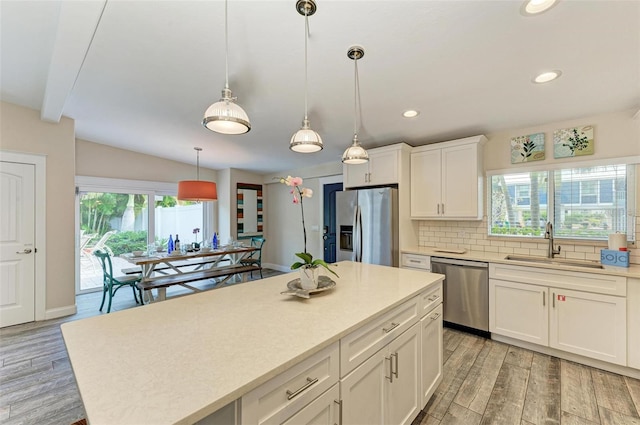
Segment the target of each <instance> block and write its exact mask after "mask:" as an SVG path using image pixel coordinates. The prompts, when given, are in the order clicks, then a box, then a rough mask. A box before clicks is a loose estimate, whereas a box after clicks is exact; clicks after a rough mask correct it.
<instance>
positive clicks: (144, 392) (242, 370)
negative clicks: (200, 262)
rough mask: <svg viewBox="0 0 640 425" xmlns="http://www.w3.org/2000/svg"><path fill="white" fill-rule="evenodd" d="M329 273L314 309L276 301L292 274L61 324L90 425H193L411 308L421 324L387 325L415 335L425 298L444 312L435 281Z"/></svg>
mask: <svg viewBox="0 0 640 425" xmlns="http://www.w3.org/2000/svg"><path fill="white" fill-rule="evenodd" d="M335 270H336V272H337V273H338V274H339V275H340V278H335V277H333V278H334V280H335V281H336V282H337V286H336V288H335V289H333V290H331V291H327V292H322V293H318V294H315V295H313V296H312V297H311V299H302V298H298V297H293V296H285V295H281V294H280V292H281V291H284V290H286V285H287V282H288V281H290V280H292V279H294V278H295V277H297V274H296V273H293V274H285V275H280V276H276V277H272V278H268V279H263V280H258V281H252V282H248V283H243V284H241V285H235V286H230V287H226V288H221V289H217V290H213V291H208V292H203V293H199V294H195V295H189V296H185V297H180V298H176V299H172V300H169V301H166V302H162V303H157V304H152V305H147V306H144V307H139V308H134V309H131V310H126V311H122V312H116V313H111V314H109V315H105V316H99V317H93V318H89V319H84V320H80V321H77V322H69V323H65V324H63V325H62V326H61V328H62V333H63V336H64V340H65V343H66V346H67V350H68V352H69V358H70V360H71V364H72V367H73V371H74V373H75V376H76V380H77V383H78V387H79V390H80V394H81V397H82V400H83V403H84V406H85V409H86V412H87V416H88V420H89V422H90V423H91V424H92V425H100V424H109V425H111V424H188V423H194V422H197V421H199V420H201V419H203V418H205V417H207V416H209V415H211V414H212V413H214V412H216V411H218V409H220V408H222V407H224V406H226V405H227V404H229V403H230V402H233V401H234V400H238V399H240V398H242V396H243V395H246V394H247V393H249V392H251V391H252V390H254V389H256V388H258V387H259V386H261V385H262V384H264V383H266V382H267V381H269V380H271V379H272V378H274V377H278V376H279V375H281V374H283V373H285V372H287V371H288V370H289V369H291V368H292V367H293V366H294V365H296V364H298V363H300V362H301V361H303V360H305V359H308V358H309V357H311V356H312V355H314V354H316V353H319V352H320V351H322V350H323V349H326V348H328V347H330V346H332V345H333V346H339V342H340V340H341V338H344V337H346V336H351V335H353V331H356V330H361V329H363V328H366V326H365V325H367V324H370V323H373V322H376V320H378V321H380V320H382V319H384V317H385V314H386V315H389V314H390V313H394V314H395V310H399V308H400V307H403V308H404V305H407V302H408V301H412V302H414V304H416V306H417V307H415V308H414V310H416V311H417V314H418V316H417V318H413V319H412V320H413V322H410V321H409V320H407V323H405V322H402V321H398V320H397V319H396V321H398V323H399V324H400V325H398V324H396V323H391V325H392V326H393V325H395V326H394V327H398V330H400V331H404V330H405V328H408V327H409V326H412V324H413V326H412V328H413V327H418V326H419V321H420V315H422V314H423V313H421V311H418V310H419V309H423V310H425V309H426V307H427V306H426V303H427V301H426V300H427V298H426V297H427V295H429V298H428V302H430V303H433V302H435V303H436V304H437V303H439V302H441V281H442V278H443V276H441V275H437V274H430V273H424V272H420V271H411V270H406V269H399V268H391V267H384V266H375V265H367V264H361V263H352V262H340V263H338V264H337V266H336V267H335ZM434 288H437V291H435V290H434ZM434 291H435V292H434ZM438 291H439V292H438ZM431 294H433V295H431ZM438 296H439V297H440V298H439V299H438ZM434 300H435V301H434ZM440 308H441V306H440ZM407 311H408V310H407ZM440 311H441V310H440ZM425 314H426V313H425ZM414 316H415V314H414ZM389 317H391V316H389ZM393 317H395V316H393ZM438 317H439V314H438V313H434V314H431V317H430V318H429V317H427V316H425V319H430V320H436V319H437V318H438ZM440 319H441V318H440ZM438 329H439V338H440V341H441V338H442V335H441V332H442V329H441V327H440V328H438ZM385 332H387V330H386V329H385ZM394 332H395V331H394ZM350 334H351V335H350ZM376 344H378V343H376ZM440 344H441V342H440ZM372 347H373V346H372ZM374 348H375V347H374ZM440 361H441V358H440ZM396 362H397V358H396ZM396 366H397V365H396ZM391 368H392V369H393V366H391ZM396 372H397V369H396ZM421 407H423V406H420V408H421Z"/></svg>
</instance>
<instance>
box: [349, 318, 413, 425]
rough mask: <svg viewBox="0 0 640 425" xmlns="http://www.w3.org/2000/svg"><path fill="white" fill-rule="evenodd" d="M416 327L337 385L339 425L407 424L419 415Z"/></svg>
mask: <svg viewBox="0 0 640 425" xmlns="http://www.w3.org/2000/svg"><path fill="white" fill-rule="evenodd" d="M420 369H421V367H420V326H419V325H418V323H416V324H414V325H413V326H412V327H411V328H409V330H407V331H406V332H404V333H403V334H402V335H400V336H399V337H398V338H396V339H394V340H393V341H392V342H391V343H389V345H387V346H386V347H384V348H383V349H381V350H380V351H378V352H377V353H375V354H374V355H373V356H372V357H371V358H369V359H368V360H367V361H365V362H364V363H362V364H361V365H360V366H358V367H357V368H356V369H354V370H353V372H351V373H350V374H349V375H347V376H346V377H345V378H343V379H342V380H341V381H340V392H341V395H342V408H343V422H342V423H343V424H345V425H346V424H367V425H376V424H380V425H403V424H410V423H411V422H412V421H413V419H415V417H416V416H417V415H418V413H419V412H420V407H421V406H420V403H421V397H420Z"/></svg>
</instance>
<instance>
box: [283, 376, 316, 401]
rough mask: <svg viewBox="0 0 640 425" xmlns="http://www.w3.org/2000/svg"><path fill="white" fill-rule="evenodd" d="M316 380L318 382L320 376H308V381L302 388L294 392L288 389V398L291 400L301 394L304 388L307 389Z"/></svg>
mask: <svg viewBox="0 0 640 425" xmlns="http://www.w3.org/2000/svg"><path fill="white" fill-rule="evenodd" d="M316 382H318V378H314V379H311V378H309V377H307V383H306V384H304V385H303V386H301V387H300V388H298V389H297V390H295V391H293V392H292V391H289V390H287V400H291V399H292V398H294V397H297V396H299V395H300V393H301V392H303V391H304V390H306V389H307V388H309V387H310V386H312V385H313V384H315V383H316Z"/></svg>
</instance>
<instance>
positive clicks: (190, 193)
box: [178, 148, 218, 201]
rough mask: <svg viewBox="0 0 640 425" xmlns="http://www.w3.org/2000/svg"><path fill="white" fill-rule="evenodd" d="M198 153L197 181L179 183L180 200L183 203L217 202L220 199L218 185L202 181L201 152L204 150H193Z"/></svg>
mask: <svg viewBox="0 0 640 425" xmlns="http://www.w3.org/2000/svg"><path fill="white" fill-rule="evenodd" d="M193 149H194V150H195V151H196V152H197V155H198V156H197V160H196V180H182V181H180V182H178V199H179V200H181V201H215V200H216V199H218V190H217V187H216V184H215V183H213V182H208V181H204V180H200V151H201V150H202V148H193Z"/></svg>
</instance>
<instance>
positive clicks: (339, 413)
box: [333, 400, 342, 425]
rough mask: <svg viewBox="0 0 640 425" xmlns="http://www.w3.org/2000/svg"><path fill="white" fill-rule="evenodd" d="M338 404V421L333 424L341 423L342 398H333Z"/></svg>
mask: <svg viewBox="0 0 640 425" xmlns="http://www.w3.org/2000/svg"><path fill="white" fill-rule="evenodd" d="M333 402H334V403H335V404H337V405H338V423H337V424H334V425H342V400H333Z"/></svg>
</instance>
